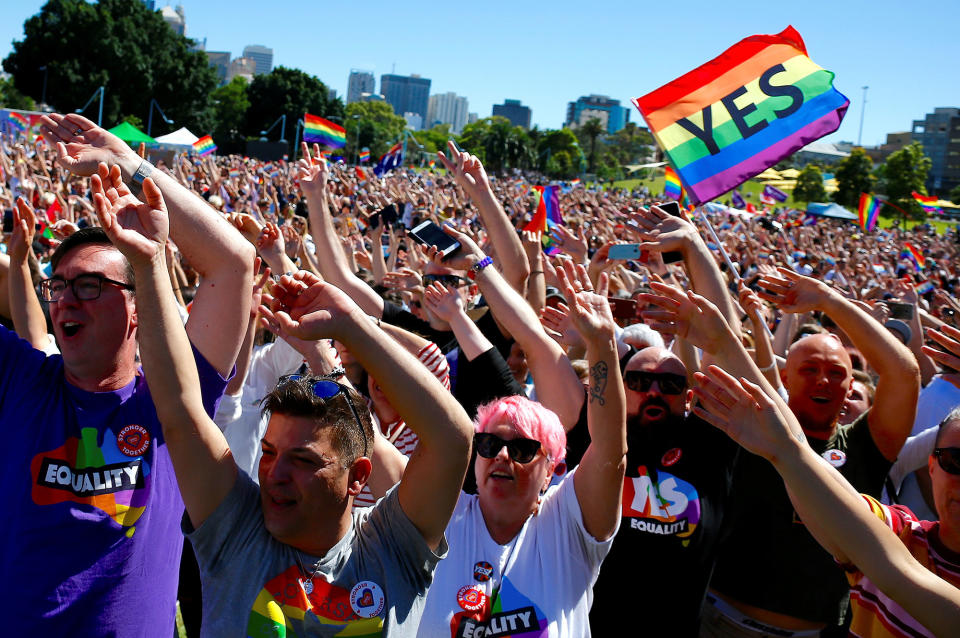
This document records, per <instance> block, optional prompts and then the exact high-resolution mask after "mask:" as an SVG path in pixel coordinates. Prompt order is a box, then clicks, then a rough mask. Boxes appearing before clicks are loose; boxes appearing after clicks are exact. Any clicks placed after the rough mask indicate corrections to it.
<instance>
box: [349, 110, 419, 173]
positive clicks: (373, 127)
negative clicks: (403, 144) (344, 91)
mask: <svg viewBox="0 0 960 638" xmlns="http://www.w3.org/2000/svg"><path fill="white" fill-rule="evenodd" d="M344 120H345V121H346V126H345V127H344V128H346V129H347V148H346V153H347V154H346V155H345V157H348V158H354V157H356V152H357V151H356V149H357V147H358V144H357V139H358V138H357V133H358V131H357V129H359V140H360V143H359V147H360V148H364V147H367V148H369V149H370V159H371V160H372V161H373V162H375V161H376V158H378V157H380V156H381V155H383V154H384V153H386V152H387V150H389V148H390V146H391V145H393V144H394V143H395V142H397V141H398V140H399V139H400V136H401V135H402V134H403V127H404V126H406V124H407V122H406V120H404V119H403V118H402V117H400V116H399V115H397V114H396V113H394V112H393V107H391V106H390V105H389V104H387V103H386V102H351V103H350V104H347V108H346V117H345V118H344Z"/></svg>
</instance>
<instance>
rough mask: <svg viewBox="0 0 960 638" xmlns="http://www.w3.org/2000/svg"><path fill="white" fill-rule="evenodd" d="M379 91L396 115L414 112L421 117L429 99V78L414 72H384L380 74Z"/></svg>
mask: <svg viewBox="0 0 960 638" xmlns="http://www.w3.org/2000/svg"><path fill="white" fill-rule="evenodd" d="M380 93H382V94H383V97H384V99H386V101H387V103H388V104H389V105H390V106H392V107H393V112H394V113H396V114H397V115H400V116H403V115H404V114H405V113H416V114H417V115H419V116H420V117H421V118H424V117H426V116H427V106H428V102H429V99H430V80H428V79H427V78H422V77H420V76H419V75H415V74H414V75H410V76H406V75H393V74H392V73H391V74H384V75H381V76H380Z"/></svg>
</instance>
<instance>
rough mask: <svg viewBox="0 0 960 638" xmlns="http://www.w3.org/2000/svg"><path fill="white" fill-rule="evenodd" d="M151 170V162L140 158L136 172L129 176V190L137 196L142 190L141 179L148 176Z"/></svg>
mask: <svg viewBox="0 0 960 638" xmlns="http://www.w3.org/2000/svg"><path fill="white" fill-rule="evenodd" d="M152 172H153V164H151V163H150V162H148V161H147V160H141V161H140V166H138V167H137V172H136V173H134V174H133V175H132V176H131V177H130V192H131V193H133V194H134V195H136V196H138V197H139V196H140V194H141V193H142V192H143V180H145V179H147V178H148V177H150V173H152Z"/></svg>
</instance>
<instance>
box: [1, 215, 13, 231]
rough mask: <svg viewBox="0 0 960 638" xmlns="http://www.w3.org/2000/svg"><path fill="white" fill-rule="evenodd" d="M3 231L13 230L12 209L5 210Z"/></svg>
mask: <svg viewBox="0 0 960 638" xmlns="http://www.w3.org/2000/svg"><path fill="white" fill-rule="evenodd" d="M3 232H5V233H12V232H13V211H12V210H5V211H3Z"/></svg>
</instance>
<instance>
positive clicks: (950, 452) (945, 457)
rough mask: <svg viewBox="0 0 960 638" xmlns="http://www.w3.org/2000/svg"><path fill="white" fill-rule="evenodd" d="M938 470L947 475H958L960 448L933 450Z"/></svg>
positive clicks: (959, 472) (959, 470)
mask: <svg viewBox="0 0 960 638" xmlns="http://www.w3.org/2000/svg"><path fill="white" fill-rule="evenodd" d="M933 455H934V456H935V457H937V463H939V464H940V469H941V470H943V471H944V472H946V473H947V474H960V447H938V448H936V449H934V450H933Z"/></svg>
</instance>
